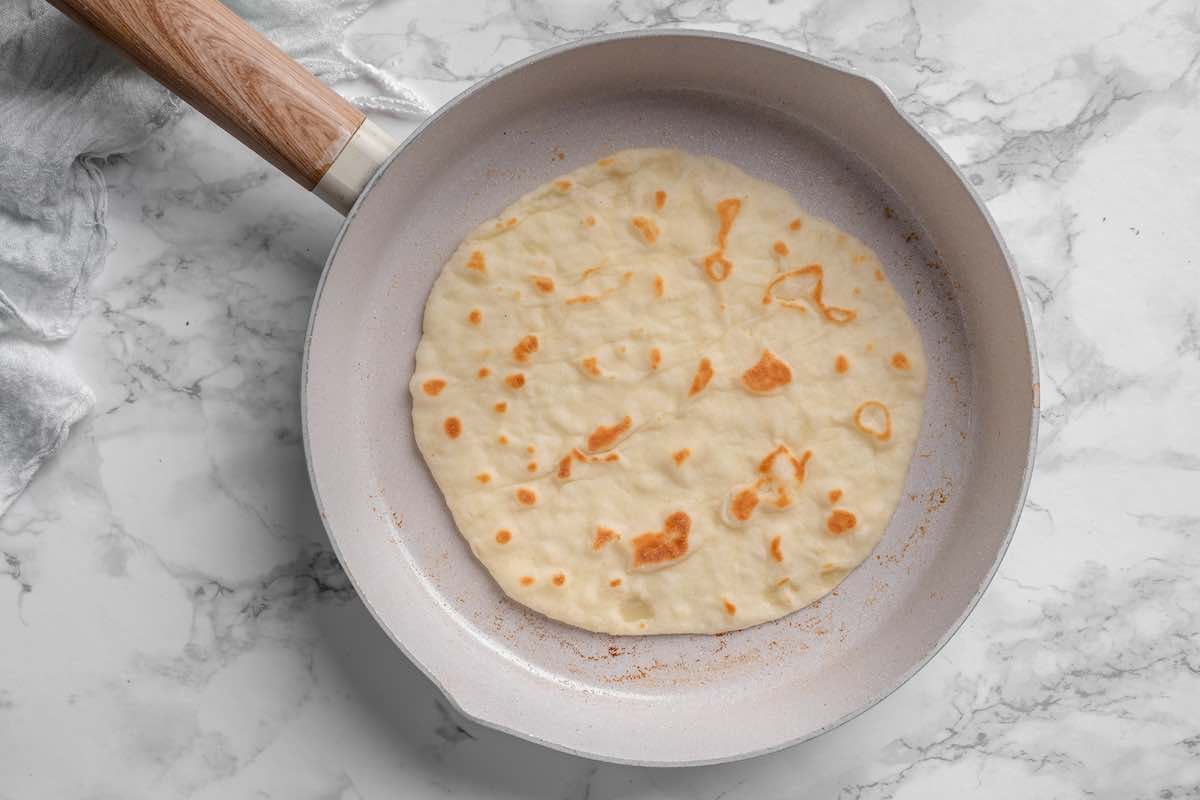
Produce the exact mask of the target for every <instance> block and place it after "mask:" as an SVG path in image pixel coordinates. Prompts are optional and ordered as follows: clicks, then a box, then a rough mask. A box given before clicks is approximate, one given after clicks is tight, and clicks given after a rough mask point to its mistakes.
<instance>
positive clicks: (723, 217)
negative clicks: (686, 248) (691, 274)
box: [704, 197, 742, 283]
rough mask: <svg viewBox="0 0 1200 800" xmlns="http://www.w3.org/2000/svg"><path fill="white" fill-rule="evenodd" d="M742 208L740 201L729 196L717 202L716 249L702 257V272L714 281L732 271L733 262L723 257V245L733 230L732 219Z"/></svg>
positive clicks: (724, 245)
mask: <svg viewBox="0 0 1200 800" xmlns="http://www.w3.org/2000/svg"><path fill="white" fill-rule="evenodd" d="M741 210H742V201H741V200H738V199H737V198H736V197H730V198H727V199H725V200H722V201H721V202H719V203H717V219H719V220H720V223H721V225H720V228H718V229H717V249H716V250H715V251H713V252H712V253H710V254H708V255H707V256H705V257H704V274H705V275H707V276H708V279H709V280H711V281H713V282H714V283H720V282H721V281H723V280H725V279H726V278H728V277H729V273H731V272H733V262H732V261H730V260H729V259H728V258H726V257H725V247H726V245H727V244H728V239H729V232H730V231H732V230H733V221H734V220H735V219H737V215H738V212H740V211H741Z"/></svg>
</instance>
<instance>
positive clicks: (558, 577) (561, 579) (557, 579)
mask: <svg viewBox="0 0 1200 800" xmlns="http://www.w3.org/2000/svg"><path fill="white" fill-rule="evenodd" d="M550 582H551V583H553V584H554V585H555V586H562V585H563V584H564V583H566V582H567V576H566V575H563V574H562V573H561V572H556V573H554V577H552V578H551V579H550Z"/></svg>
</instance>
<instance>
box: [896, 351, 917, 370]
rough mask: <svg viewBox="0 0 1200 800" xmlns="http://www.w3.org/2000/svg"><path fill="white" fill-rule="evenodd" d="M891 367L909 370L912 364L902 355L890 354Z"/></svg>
mask: <svg viewBox="0 0 1200 800" xmlns="http://www.w3.org/2000/svg"><path fill="white" fill-rule="evenodd" d="M892 366H893V367H895V368H896V369H911V368H912V364H911V363H909V360H908V356H906V355H904V353H892Z"/></svg>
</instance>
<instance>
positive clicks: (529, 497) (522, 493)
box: [516, 486, 537, 506]
mask: <svg viewBox="0 0 1200 800" xmlns="http://www.w3.org/2000/svg"><path fill="white" fill-rule="evenodd" d="M516 497H517V502H518V503H520V504H521V505H523V506H532V505H534V504H535V503H537V492H535V491H534V490H533V489H527V488H525V487H524V486H522V487H521V488H520V489H517V491H516Z"/></svg>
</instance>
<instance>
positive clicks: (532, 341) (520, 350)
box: [512, 334, 538, 364]
mask: <svg viewBox="0 0 1200 800" xmlns="http://www.w3.org/2000/svg"><path fill="white" fill-rule="evenodd" d="M537 351H538V337H536V336H534V335H533V334H529V335H528V336H525V337H524V338H522V339H521V341H519V342H517V343H516V345H515V346H514V347H513V349H512V355H513V360H514V361H516V362H517V363H518V364H525V363H527V362H528V361H529V358H530V356H532V355H533V354H534V353H536V352H537Z"/></svg>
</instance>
